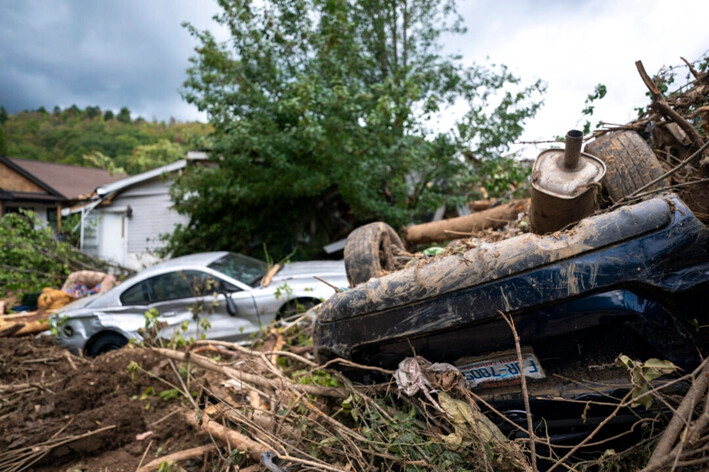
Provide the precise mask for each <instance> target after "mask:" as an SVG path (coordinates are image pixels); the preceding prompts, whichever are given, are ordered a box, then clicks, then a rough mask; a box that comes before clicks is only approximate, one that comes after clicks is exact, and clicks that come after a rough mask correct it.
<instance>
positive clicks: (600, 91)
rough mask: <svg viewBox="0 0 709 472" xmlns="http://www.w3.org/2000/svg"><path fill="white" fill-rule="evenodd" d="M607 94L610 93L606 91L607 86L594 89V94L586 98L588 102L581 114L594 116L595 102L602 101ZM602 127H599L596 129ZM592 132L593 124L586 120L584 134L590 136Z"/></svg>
mask: <svg viewBox="0 0 709 472" xmlns="http://www.w3.org/2000/svg"><path fill="white" fill-rule="evenodd" d="M606 93H608V90H607V89H606V86H605V85H603V84H598V85H596V87H595V88H594V89H593V93H591V94H589V95H588V96H587V97H586V101H585V102H584V105H585V107H584V109H583V110H582V111H581V113H582V114H583V115H585V116H587V117H589V118H590V117H591V116H593V111H594V109H595V105H593V102H595V101H596V100H600V99H602V98H603V97H605V96H606ZM598 126H600V124H599V125H597V126H596V127H598ZM590 132H591V122H590V121H589V120H586V123H584V125H583V134H588V133H590Z"/></svg>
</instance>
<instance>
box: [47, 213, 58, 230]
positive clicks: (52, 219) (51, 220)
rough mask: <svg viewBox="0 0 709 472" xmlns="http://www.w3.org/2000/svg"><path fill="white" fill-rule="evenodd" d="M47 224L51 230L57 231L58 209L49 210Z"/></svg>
mask: <svg viewBox="0 0 709 472" xmlns="http://www.w3.org/2000/svg"><path fill="white" fill-rule="evenodd" d="M47 224H48V225H49V227H50V228H52V229H54V230H56V229H57V209H56V208H47Z"/></svg>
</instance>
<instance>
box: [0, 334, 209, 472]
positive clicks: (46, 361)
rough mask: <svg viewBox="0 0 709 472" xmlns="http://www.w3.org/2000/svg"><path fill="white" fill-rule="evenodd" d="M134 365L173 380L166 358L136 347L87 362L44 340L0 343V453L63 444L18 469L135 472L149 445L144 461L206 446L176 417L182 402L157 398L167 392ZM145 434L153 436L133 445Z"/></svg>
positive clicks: (17, 340) (197, 467) (20, 340)
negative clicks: (49, 443) (58, 441)
mask: <svg viewBox="0 0 709 472" xmlns="http://www.w3.org/2000/svg"><path fill="white" fill-rule="evenodd" d="M131 363H135V364H133V365H136V364H137V365H139V366H141V367H142V369H145V370H146V371H152V372H154V373H156V374H159V375H160V376H161V377H162V378H164V379H168V381H170V382H174V383H177V382H178V380H177V377H176V375H175V374H174V373H173V372H172V370H171V367H170V366H169V365H168V364H167V362H166V361H165V360H164V359H162V358H160V357H158V356H157V355H155V354H154V353H152V352H150V351H147V350H145V349H141V348H136V347H132V346H128V347H127V348H125V349H121V350H119V351H113V352H109V353H107V354H105V355H103V356H99V357H98V358H97V359H84V358H78V357H75V356H72V355H70V354H68V352H67V351H65V350H64V349H63V348H61V347H59V346H57V345H56V344H55V342H54V340H53V339H52V338H49V337H46V336H43V337H39V338H27V337H26V338H5V339H3V340H2V342H1V343H0V402H1V403H0V453H5V457H7V453H12V452H13V451H18V454H19V452H20V451H21V450H22V449H23V448H29V447H35V446H41V445H42V443H45V442H46V441H48V440H50V439H51V440H56V439H58V438H64V439H67V440H68V441H67V443H66V444H64V445H61V446H59V447H55V448H53V449H52V450H51V451H49V452H48V454H47V455H46V456H44V457H43V458H41V459H40V460H39V461H38V462H37V463H35V464H34V465H32V466H31V467H30V468H27V469H21V470H32V471H37V472H40V471H41V472H45V471H47V472H48V471H65V470H66V471H72V472H73V471H94V470H100V471H106V472H110V471H128V470H131V471H133V470H136V468H137V466H138V464H139V463H140V461H141V457H142V456H143V454H144V453H145V451H146V449H147V448H148V446H149V445H150V450H148V453H147V454H146V457H145V459H144V463H147V462H149V461H151V460H153V459H155V458H156V457H159V456H158V455H157V454H159V455H165V454H169V453H171V452H175V451H179V450H183V449H187V448H190V447H195V446H199V445H202V444H205V443H206V442H208V441H209V439H208V438H205V437H200V436H198V435H197V434H196V433H195V431H193V430H192V429H191V428H190V427H189V426H188V425H186V424H185V423H184V421H182V420H181V418H180V417H179V415H178V414H176V413H177V411H178V409H179V408H180V407H181V401H182V400H180V399H170V400H164V399H162V398H161V397H159V396H158V394H159V393H160V392H162V391H165V390H169V389H170V388H171V387H170V386H168V385H165V384H164V383H162V382H160V381H157V380H154V379H153V378H152V377H150V376H149V375H147V374H145V373H140V372H137V371H135V369H133V370H132V371H129V369H128V366H129V365H131ZM21 384H26V386H25V387H23V386H22V385H21ZM18 389H19V390H18ZM173 413H174V414H173ZM171 414H173V415H172V416H168V415H171ZM111 426H112V428H111V429H108V430H106V431H104V432H100V433H98V434H92V435H89V436H86V437H83V438H76V439H74V440H71V439H72V438H73V437H75V436H79V435H83V434H85V433H90V432H93V431H96V430H99V429H101V428H106V427H111ZM147 432H152V434H149V435H148V437H146V438H145V439H142V440H139V439H137V436H138V435H145V433H147ZM10 459H11V460H12V454H10ZM201 466H202V464H193V467H192V468H188V469H187V470H201ZM6 467H7V464H5V465H2V464H0V470H8V469H6Z"/></svg>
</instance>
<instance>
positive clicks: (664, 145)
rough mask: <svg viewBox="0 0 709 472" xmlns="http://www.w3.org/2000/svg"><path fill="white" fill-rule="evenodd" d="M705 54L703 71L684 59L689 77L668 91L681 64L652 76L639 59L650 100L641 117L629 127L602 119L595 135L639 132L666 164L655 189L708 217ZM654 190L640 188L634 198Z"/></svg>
mask: <svg viewBox="0 0 709 472" xmlns="http://www.w3.org/2000/svg"><path fill="white" fill-rule="evenodd" d="M707 59H708V58H707V56H706V54H705V55H704V57H703V58H702V59H700V60H699V61H697V62H698V63H701V66H700V67H701V69H702V70H703V71H702V70H697V68H695V65H696V63H695V65H693V64H692V63H690V62H689V61H687V60H686V59H684V58H682V60H683V61H684V62H685V64H686V67H687V70H688V71H689V72H688V77H689V80H688V81H687V83H686V84H685V85H683V86H682V87H680V88H678V89H677V90H675V91H673V92H671V93H669V94H667V95H665V93H664V92H663V90H664V89H666V88H667V86H668V85H669V84H671V83H673V82H674V80H675V75H676V74H677V70H676V69H678V68H664V69H662V70H661V71H660V72H659V73H658V74H657V75H656V76H655V77H654V78H651V77H650V76H649V75H648V73H647V72H646V71H645V68H644V66H643V64H642V62H641V61H637V62H636V63H635V65H636V67H637V69H638V73H639V74H640V77H641V79H642V81H643V83H644V84H645V86H646V87H647V89H648V91H649V95H650V97H651V99H652V102H651V103H650V105H648V106H647V107H645V109H643V110H641V113H640V116H639V117H638V118H637V119H636V120H634V121H631V122H630V123H627V124H625V125H613V124H609V123H603V122H601V125H603V126H602V128H601V129H598V130H596V131H595V132H594V133H593V137H594V138H597V137H600V136H603V135H605V134H607V133H614V132H622V131H625V130H630V131H635V132H637V133H638V134H640V135H641V136H642V137H643V138H644V139H645V140H646V141H647V142H648V143H650V145H651V146H652V149H653V151H654V154H655V156H657V159H659V161H660V163H661V164H662V167H663V170H665V171H666V172H665V174H663V175H662V176H661V177H662V178H661V179H658V181H661V182H662V183H664V185H660V186H656V187H657V188H655V189H654V190H652V192H657V191H660V190H674V191H676V192H677V193H678V194H679V195H680V197H681V198H682V199H683V200H684V201H685V202H686V203H687V204H688V205H689V207H690V208H691V209H692V211H693V212H694V214H695V215H696V216H697V217H698V218H700V219H701V220H703V221H704V222H707V221H709V166H707V164H708V163H709V152H707V142H709V141H708V140H707V136H708V135H709V71H708V70H707V67H706V62H707ZM649 193H650V192H648V191H644V192H639V193H637V194H636V195H634V196H633V198H634V199H638V198H643V197H645V196H647V195H648V194H649Z"/></svg>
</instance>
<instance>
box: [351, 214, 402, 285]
mask: <svg viewBox="0 0 709 472" xmlns="http://www.w3.org/2000/svg"><path fill="white" fill-rule="evenodd" d="M392 247H397V248H400V249H402V250H403V249H404V244H403V243H402V242H401V239H400V238H399V235H398V234H396V231H394V228H392V227H391V226H389V225H388V224H386V223H382V222H376V223H370V224H368V225H364V226H360V227H359V228H357V229H356V230H354V231H352V232H351V233H350V235H349V236H348V237H347V243H346V244H345V271H346V272H347V280H348V281H349V282H350V285H351V286H352V287H354V286H355V285H358V284H361V283H364V282H366V281H367V280H369V279H371V278H372V277H381V276H382V275H383V271H393V270H396V267H395V266H394V253H393V251H392Z"/></svg>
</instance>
